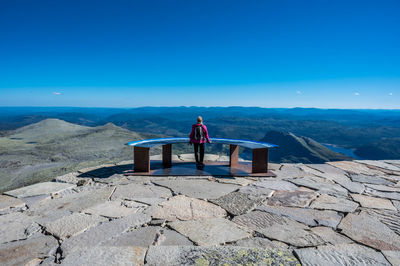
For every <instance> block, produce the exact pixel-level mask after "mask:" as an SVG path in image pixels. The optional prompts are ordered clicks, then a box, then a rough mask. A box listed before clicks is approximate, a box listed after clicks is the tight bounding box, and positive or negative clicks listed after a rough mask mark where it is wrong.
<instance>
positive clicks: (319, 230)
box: [311, 226, 354, 245]
mask: <svg viewBox="0 0 400 266" xmlns="http://www.w3.org/2000/svg"><path fill="white" fill-rule="evenodd" d="M311 232H313V233H314V234H316V235H317V236H319V237H321V238H322V239H323V240H324V241H325V242H326V243H329V244H331V245H340V244H350V243H354V241H353V240H351V239H350V238H348V237H346V236H344V235H341V234H339V233H336V231H334V230H333V229H332V228H330V227H325V226H317V227H313V228H311Z"/></svg>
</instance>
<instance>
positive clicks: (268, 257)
mask: <svg viewBox="0 0 400 266" xmlns="http://www.w3.org/2000/svg"><path fill="white" fill-rule="evenodd" d="M146 262H147V265H149V266H150V265H151V266H153V265H155V266H158V265H160V266H161V265H288V266H294V265H296V266H298V265H300V263H299V261H298V260H297V259H296V257H294V256H293V254H291V252H289V251H281V250H275V249H263V248H246V247H235V246H222V247H187V246H186V247H179V246H155V247H150V248H149V251H148V252H147V255H146Z"/></svg>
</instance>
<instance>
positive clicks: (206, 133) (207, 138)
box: [203, 125, 211, 143]
mask: <svg viewBox="0 0 400 266" xmlns="http://www.w3.org/2000/svg"><path fill="white" fill-rule="evenodd" d="M203 129H204V133H205V135H206V140H207V142H208V143H211V142H210V138H209V137H208V130H207V127H206V126H205V125H203Z"/></svg>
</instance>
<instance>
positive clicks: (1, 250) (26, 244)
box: [0, 225, 58, 266]
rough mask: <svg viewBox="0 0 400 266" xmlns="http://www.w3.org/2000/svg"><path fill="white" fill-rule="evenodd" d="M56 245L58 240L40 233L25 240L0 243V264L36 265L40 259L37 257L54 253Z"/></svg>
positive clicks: (40, 257) (44, 256) (4, 265)
mask: <svg viewBox="0 0 400 266" xmlns="http://www.w3.org/2000/svg"><path fill="white" fill-rule="evenodd" d="M2 226H3V225H2ZM57 247H58V242H57V240H56V239H55V238H54V237H52V236H45V235H42V234H37V235H36V236H35V237H32V238H29V239H27V240H21V241H15V242H11V243H7V244H1V245H0V265H3V266H7V265H37V264H38V263H39V262H40V261H41V260H39V259H42V258H46V257H49V256H50V255H52V254H53V253H55V251H56V249H57ZM34 262H36V264H35V263H34ZM31 263H32V264H31Z"/></svg>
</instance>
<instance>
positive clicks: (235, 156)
mask: <svg viewBox="0 0 400 266" xmlns="http://www.w3.org/2000/svg"><path fill="white" fill-rule="evenodd" d="M229 166H230V167H233V168H236V167H238V166H239V146H238V145H233V144H230V153H229Z"/></svg>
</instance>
